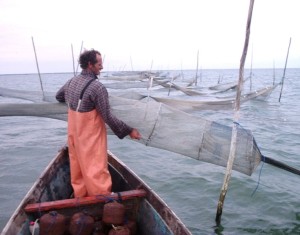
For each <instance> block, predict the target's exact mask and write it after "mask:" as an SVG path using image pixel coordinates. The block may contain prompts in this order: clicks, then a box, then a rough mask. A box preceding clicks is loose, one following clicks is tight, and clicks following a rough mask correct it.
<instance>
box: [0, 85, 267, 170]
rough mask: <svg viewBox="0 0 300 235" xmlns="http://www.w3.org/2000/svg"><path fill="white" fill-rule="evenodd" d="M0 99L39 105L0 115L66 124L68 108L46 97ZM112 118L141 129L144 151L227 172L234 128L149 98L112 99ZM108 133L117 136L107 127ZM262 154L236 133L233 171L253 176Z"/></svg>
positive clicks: (0, 108)
mask: <svg viewBox="0 0 300 235" xmlns="http://www.w3.org/2000/svg"><path fill="white" fill-rule="evenodd" d="M0 95H2V96H6V97H13V98H22V99H26V100H30V101H33V102H35V103H3V104H0V116H37V117H46V118H53V119H58V120H65V121H67V106H66V105H65V104H62V103H58V102H57V101H56V100H55V98H54V97H55V95H54V93H50V92H49V93H45V94H44V101H46V102H41V100H40V98H39V97H40V96H39V94H38V92H36V93H34V92H29V91H17V90H9V89H5V88H0ZM109 99H110V105H111V110H112V112H113V114H114V115H116V116H117V117H118V118H120V119H121V120H123V121H124V122H125V123H127V124H128V125H130V126H133V127H135V128H137V129H138V130H139V132H140V133H141V135H142V137H143V138H142V139H141V140H139V141H137V142H139V143H142V144H144V145H146V146H151V147H155V148H160V149H164V150H168V151H171V152H175V153H179V154H181V155H184V156H188V157H191V158H194V159H196V160H199V161H203V162H207V163H212V164H215V165H218V166H223V167H226V165H227V160H228V156H229V151H230V143H231V133H232V127H229V126H226V125H222V124H219V123H217V122H214V121H209V120H205V119H203V118H201V117H196V116H193V115H190V114H188V113H185V112H183V111H180V110H178V109H176V108H173V107H170V106H168V105H165V104H163V103H160V102H156V101H153V100H151V99H147V98H145V99H143V100H142V101H141V100H133V99H127V98H123V97H117V96H112V95H110V96H109ZM108 130H109V134H113V133H112V131H111V130H110V129H109V128H108ZM261 158H262V155H261V153H260V151H259V148H258V146H257V144H256V142H255V139H254V137H253V135H252V133H251V131H250V130H246V129H244V128H242V127H240V126H238V128H237V150H236V158H235V160H234V164H233V170H235V171H238V172H241V173H244V174H246V175H249V176H250V175H251V174H252V173H253V172H254V170H255V169H256V167H257V166H258V165H259V163H260V162H261Z"/></svg>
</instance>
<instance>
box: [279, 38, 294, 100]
mask: <svg viewBox="0 0 300 235" xmlns="http://www.w3.org/2000/svg"><path fill="white" fill-rule="evenodd" d="M291 41H292V38H290V43H289V47H288V51H287V55H286V59H285V66H284V70H283V76H282V80H281V90H280V95H279V102H280V99H281V94H282V89H283V83H284V78H285V70H286V65H287V61H288V58H289V51H290V46H291Z"/></svg>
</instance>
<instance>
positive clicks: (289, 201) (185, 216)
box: [0, 69, 300, 235]
mask: <svg viewBox="0 0 300 235" xmlns="http://www.w3.org/2000/svg"><path fill="white" fill-rule="evenodd" d="M170 72H171V73H178V71H177V72H176V71H170ZM194 74H195V71H184V75H185V76H184V79H186V78H187V77H189V76H192V75H194ZM246 74H249V71H245V75H246ZM282 74H283V70H282V69H278V70H276V71H275V78H276V81H277V82H278V81H279V80H280V79H281V77H282ZM201 75H202V81H201V82H202V83H201V84H203V86H206V85H209V84H212V85H213V84H216V83H217V81H218V80H219V79H220V78H221V80H222V82H223V81H224V82H226V81H236V80H237V78H238V77H237V76H238V70H203V71H201ZM71 76H72V74H67V73H66V74H43V75H42V79H43V82H44V90H46V91H56V90H57V89H58V88H59V87H60V86H61V85H62V84H63V83H64V82H65V81H66V80H67V79H68V78H70V77H71ZM252 82H253V86H254V88H255V87H256V88H261V87H263V86H265V85H271V84H272V82H273V70H272V69H257V70H253V76H252ZM0 84H1V87H6V88H13V89H21V90H22V89H23V90H39V89H40V87H39V85H40V84H39V81H38V76H37V74H27V75H0ZM198 84H199V83H198ZM245 86H246V84H245ZM280 90H281V87H280V86H279V87H277V88H276V89H275V90H274V91H273V92H272V94H271V95H270V97H269V98H268V99H267V100H265V101H261V100H251V101H248V102H246V103H244V104H242V106H241V117H240V119H239V123H240V124H241V125H242V126H244V127H245V128H247V129H250V130H251V131H252V132H253V135H254V137H255V139H256V142H257V143H258V146H259V148H260V150H261V152H262V153H263V154H264V155H266V156H269V157H271V158H274V159H276V160H279V161H282V162H284V163H286V164H289V165H291V166H293V167H296V168H298V169H300V155H299V152H300V124H299V120H300V92H299V91H300V69H287V71H286V76H285V81H284V87H283V93H282V97H281V101H280V102H278V99H279V94H280ZM16 101H18V100H16V99H11V98H3V97H0V102H2V103H3V102H16ZM18 102H19V101H18ZM194 114H195V115H200V116H202V117H204V118H206V119H209V120H214V121H218V122H220V123H223V124H226V125H232V119H233V111H232V110H218V111H216V110H214V111H209V110H197V111H195V112H194ZM65 142H66V123H65V122H63V121H58V120H51V119H46V118H36V117H1V118H0V190H1V194H0V195H1V196H0V228H1V230H2V228H3V227H4V225H5V223H6V222H7V220H8V219H9V217H10V215H11V214H12V213H13V211H14V210H15V208H16V207H17V206H18V204H19V203H20V201H21V199H22V198H23V197H24V196H25V194H26V193H27V191H28V190H29V189H30V187H31V185H32V184H33V182H34V181H35V180H36V179H37V178H38V177H39V175H40V174H41V172H42V171H43V169H44V168H45V167H46V166H47V164H48V163H49V162H50V160H51V159H52V158H53V157H54V156H55V155H56V153H57V151H58V150H59V149H60V148H61V147H62V146H63V145H64V144H65ZM109 149H110V150H111V151H112V152H113V153H115V154H116V155H117V156H118V157H119V158H120V159H121V160H122V161H124V162H125V163H126V164H127V165H128V166H129V167H130V168H131V169H132V170H134V171H135V172H136V173H137V174H138V175H139V176H140V177H141V178H142V179H144V180H145V181H146V182H147V183H148V184H149V185H150V187H152V188H153V189H154V190H155V191H156V192H157V193H158V194H159V195H160V196H161V197H162V198H163V199H164V200H165V202H166V203H167V204H168V205H169V206H170V207H171V208H172V209H173V210H174V212H175V213H176V214H177V215H178V216H179V217H180V218H181V220H182V221H183V222H184V223H185V224H186V226H187V227H188V228H189V229H190V230H191V232H192V233H193V234H199V235H200V234H278V235H279V234H300V196H299V195H300V187H299V182H300V176H298V175H294V174H292V173H289V172H286V171H284V170H281V169H278V168H275V167H273V166H270V165H268V164H261V165H260V166H259V167H258V169H257V170H256V171H255V172H254V173H253V175H252V176H246V175H244V174H241V173H238V172H233V174H232V178H231V181H230V185H229V189H228V193H227V195H226V200H225V205H224V208H223V215H222V228H221V229H219V230H216V229H215V228H214V226H215V215H216V208H217V203H218V199H219V194H220V189H221V187H222V184H223V179H224V174H225V168H222V167H219V166H215V165H212V164H208V163H203V162H199V161H196V160H194V159H190V158H188V157H184V156H181V155H178V154H174V153H171V152H167V151H164V150H160V149H155V148H151V147H146V146H144V145H142V144H139V143H136V142H133V141H130V140H129V139H124V140H119V139H117V138H116V137H115V136H109Z"/></svg>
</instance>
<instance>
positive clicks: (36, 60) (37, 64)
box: [31, 37, 45, 101]
mask: <svg viewBox="0 0 300 235" xmlns="http://www.w3.org/2000/svg"><path fill="white" fill-rule="evenodd" d="M31 39H32V45H33V50H34V55H35V62H36V67H37V71H38V75H39V80H40V85H41V90H42V94H43V101H45V94H44V88H43V83H42V78H41V73H40V68H39V63H38V59H37V55H36V51H35V46H34V41H33V37H31Z"/></svg>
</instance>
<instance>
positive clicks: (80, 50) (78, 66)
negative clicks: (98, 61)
mask: <svg viewBox="0 0 300 235" xmlns="http://www.w3.org/2000/svg"><path fill="white" fill-rule="evenodd" d="M82 47H83V41H82V42H81V47H80V53H79V56H80V55H81V52H82ZM78 67H79V61H78V63H77V68H76V73H75V75H76V74H77V71H78Z"/></svg>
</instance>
